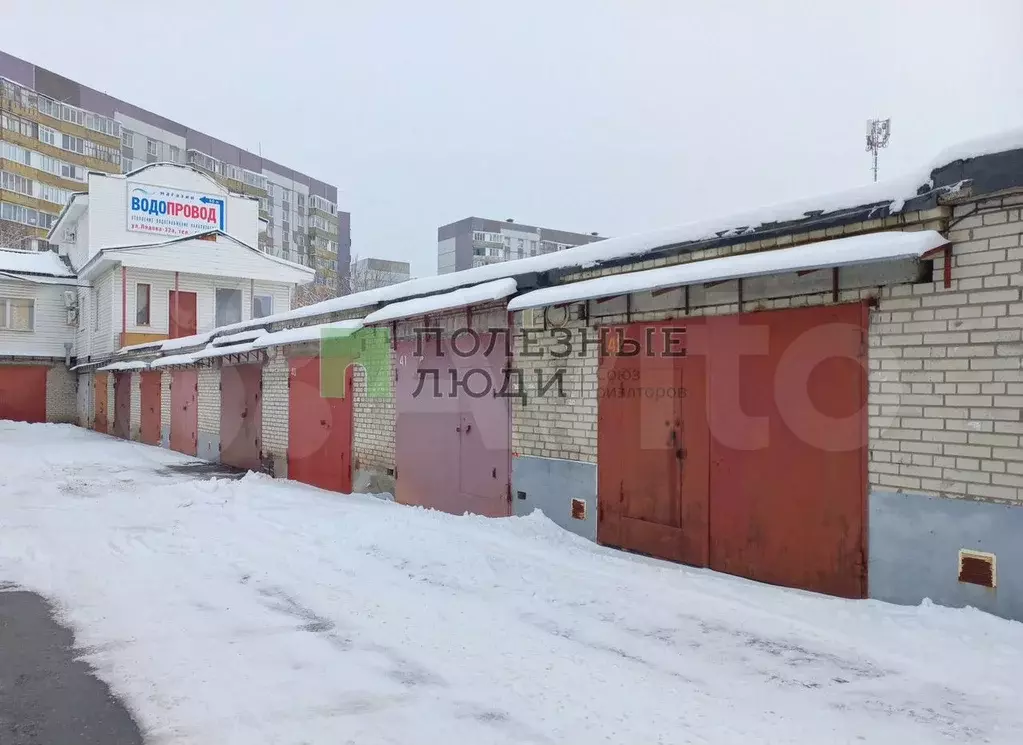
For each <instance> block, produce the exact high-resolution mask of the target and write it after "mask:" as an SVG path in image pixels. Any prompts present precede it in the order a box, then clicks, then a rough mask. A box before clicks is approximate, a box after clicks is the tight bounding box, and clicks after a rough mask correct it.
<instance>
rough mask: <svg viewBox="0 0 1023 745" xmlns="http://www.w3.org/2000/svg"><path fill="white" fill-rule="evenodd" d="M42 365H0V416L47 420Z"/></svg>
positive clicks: (38, 420)
mask: <svg viewBox="0 0 1023 745" xmlns="http://www.w3.org/2000/svg"><path fill="white" fill-rule="evenodd" d="M48 369H49V368H47V367H45V366H44V365H0V419H10V420H12V421H15V422H45V421H46V371H47V370H48Z"/></svg>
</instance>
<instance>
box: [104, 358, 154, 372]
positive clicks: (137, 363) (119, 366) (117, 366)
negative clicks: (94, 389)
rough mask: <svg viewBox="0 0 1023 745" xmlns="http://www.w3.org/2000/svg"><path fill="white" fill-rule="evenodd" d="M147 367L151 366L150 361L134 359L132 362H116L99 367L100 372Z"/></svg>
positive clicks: (143, 368) (125, 370)
mask: <svg viewBox="0 0 1023 745" xmlns="http://www.w3.org/2000/svg"><path fill="white" fill-rule="evenodd" d="M147 367H149V365H148V363H146V362H142V361H141V360H133V361H131V362H114V363H113V364H110V365H106V366H105V367H101V368H99V370H98V372H127V371H129V370H145V369H146V368H147Z"/></svg>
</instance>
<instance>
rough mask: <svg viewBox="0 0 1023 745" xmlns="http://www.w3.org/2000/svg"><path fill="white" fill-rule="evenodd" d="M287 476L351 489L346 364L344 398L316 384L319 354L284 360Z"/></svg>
mask: <svg viewBox="0 0 1023 745" xmlns="http://www.w3.org/2000/svg"><path fill="white" fill-rule="evenodd" d="M288 365H289V367H290V368H291V369H290V378H289V381H290V382H289V386H288V478H289V479H294V480H295V481H301V482H303V483H306V484H310V485H312V486H318V487H320V488H321V489H330V490H331V491H336V492H341V493H343V494H347V493H349V492H351V490H352V398H353V397H352V385H353V376H352V368H351V367H349V368H348V369H347V370H346V371H345V396H344V398H325V397H324V396H323V395H322V392H321V390H320V358H319V357H293V358H291V359H290V360H288Z"/></svg>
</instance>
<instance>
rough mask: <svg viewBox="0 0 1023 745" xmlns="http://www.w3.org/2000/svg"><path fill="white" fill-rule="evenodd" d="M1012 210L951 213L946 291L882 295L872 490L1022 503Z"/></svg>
mask: <svg viewBox="0 0 1023 745" xmlns="http://www.w3.org/2000/svg"><path fill="white" fill-rule="evenodd" d="M1021 206H1023V196H1012V197H1003V198H998V199H992V200H986V201H980V202H973V203H969V204H964V205H961V206H957V207H955V209H954V212H953V216H952V221H951V230H950V232H949V233H948V236H949V238H951V239H952V240H953V241H954V249H953V251H954V252H953V259H952V288H951V289H945V288H944V285H943V284H942V283H940V282H938V283H928V284H917V285H913V286H908V285H904V286H899V287H893V288H888V289H885V290H884V291H883V292H882V296H881V302H880V304H879V307H878V309H877V311H876V312H875V313H873V314H872V319H871V320H872V324H871V329H870V346H871V349H870V365H871V374H870V398H869V403H870V441H871V453H870V483H871V486H872V487H873V488H875V489H888V490H892V491H902V490H908V491H913V492H915V493H921V494H926V495H933V496H942V497H953V498H963V497H966V498H972V499H988V500H1003V501H1008V502H1019V501H1023V451H1021V450H1020V435H1023V420H1021V417H1020V411H1021V408H1023V302H1021V296H1020V288H1021V286H1023V273H1021V270H1023V247H1021V238H1020V236H1021V234H1023V221H1021V214H1020V210H1021ZM974 213H979V214H974ZM936 264H939V265H940V262H936ZM935 276H936V277H940V276H941V275H940V269H939V268H938V267H936V269H935Z"/></svg>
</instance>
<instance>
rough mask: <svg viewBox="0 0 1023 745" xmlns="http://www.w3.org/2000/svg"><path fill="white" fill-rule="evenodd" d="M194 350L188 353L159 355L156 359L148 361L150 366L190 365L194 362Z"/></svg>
mask: <svg viewBox="0 0 1023 745" xmlns="http://www.w3.org/2000/svg"><path fill="white" fill-rule="evenodd" d="M195 354H196V353H195V352H192V353H190V354H172V355H169V356H167V357H161V358H160V359H158V360H153V361H152V362H150V363H149V366H150V367H151V368H158V367H170V366H171V365H191V364H194V363H195Z"/></svg>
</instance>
